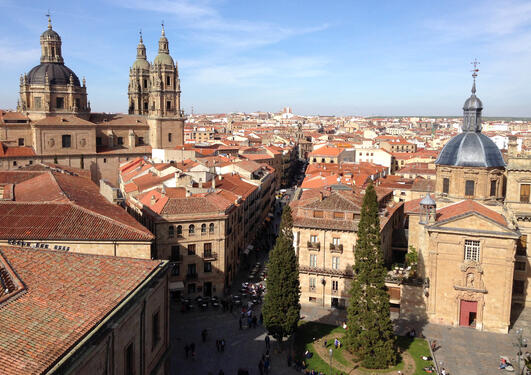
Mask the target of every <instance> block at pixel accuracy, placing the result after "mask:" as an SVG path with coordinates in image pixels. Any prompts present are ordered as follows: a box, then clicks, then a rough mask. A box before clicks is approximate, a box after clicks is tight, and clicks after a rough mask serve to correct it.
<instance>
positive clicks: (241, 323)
mask: <svg viewBox="0 0 531 375" xmlns="http://www.w3.org/2000/svg"><path fill="white" fill-rule="evenodd" d="M238 323H239V324H240V330H242V325H243V322H242V317H241V316H240V320H239V322H238Z"/></svg>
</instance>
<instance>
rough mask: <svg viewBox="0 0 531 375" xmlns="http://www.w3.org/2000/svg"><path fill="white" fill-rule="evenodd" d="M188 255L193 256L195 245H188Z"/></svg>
mask: <svg viewBox="0 0 531 375" xmlns="http://www.w3.org/2000/svg"><path fill="white" fill-rule="evenodd" d="M188 255H195V244H193V243H191V244H188Z"/></svg>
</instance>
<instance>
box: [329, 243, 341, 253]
mask: <svg viewBox="0 0 531 375" xmlns="http://www.w3.org/2000/svg"><path fill="white" fill-rule="evenodd" d="M330 252H331V253H339V254H343V245H338V244H333V243H331V244H330Z"/></svg>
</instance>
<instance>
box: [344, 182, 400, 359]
mask: <svg viewBox="0 0 531 375" xmlns="http://www.w3.org/2000/svg"><path fill="white" fill-rule="evenodd" d="M354 259H355V264H354V266H353V268H354V278H353V280H352V287H351V290H350V302H349V306H348V315H347V321H348V329H347V334H346V340H345V341H346V343H345V344H346V346H347V348H348V349H349V350H350V351H352V352H354V353H355V354H356V355H357V356H358V358H359V359H360V360H361V362H362V365H363V366H364V367H366V368H386V367H388V366H390V365H394V364H395V363H396V361H397V349H396V337H395V335H394V333H393V324H392V322H391V317H390V309H389V308H390V307H389V295H388V294H387V291H386V287H385V275H386V269H385V267H384V264H383V255H382V251H381V248H380V219H379V217H378V200H377V198H376V192H375V190H374V187H373V186H372V184H371V185H369V186H368V187H367V190H366V192H365V197H364V198H363V206H362V209H361V219H360V223H359V225H358V239H357V242H356V249H355V254H354Z"/></svg>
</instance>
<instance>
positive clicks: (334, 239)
mask: <svg viewBox="0 0 531 375" xmlns="http://www.w3.org/2000/svg"><path fill="white" fill-rule="evenodd" d="M332 243H333V244H334V245H339V243H340V238H339V237H334V238H332Z"/></svg>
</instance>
